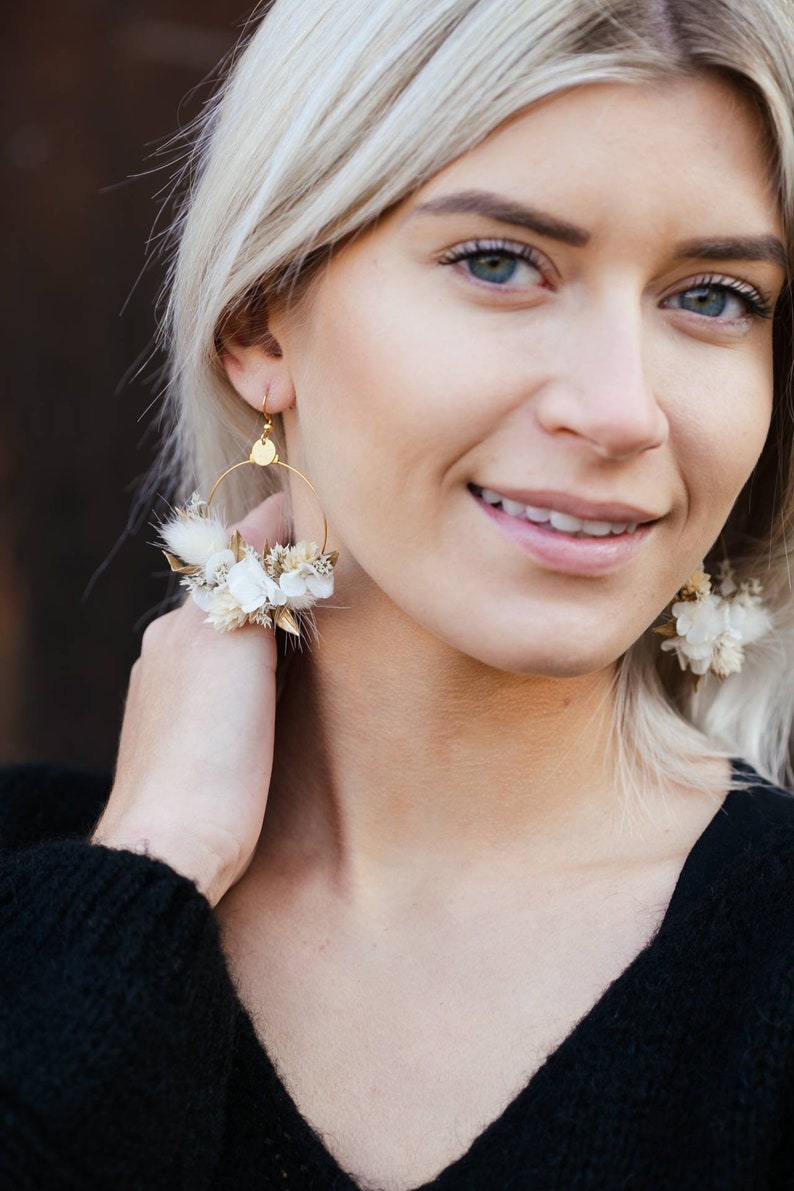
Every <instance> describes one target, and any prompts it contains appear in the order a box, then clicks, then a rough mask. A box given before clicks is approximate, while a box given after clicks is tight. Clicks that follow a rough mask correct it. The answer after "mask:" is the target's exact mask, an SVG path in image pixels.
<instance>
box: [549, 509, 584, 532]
mask: <svg viewBox="0 0 794 1191" xmlns="http://www.w3.org/2000/svg"><path fill="white" fill-rule="evenodd" d="M549 521H550V522H551V528H552V529H561V530H562V532H563V533H580V532H581V530H582V528H583V526H584V521H582V520H581V518H579V517H570V516H569V515H568V514H567V513H555V512H554V510H553V509H552V511H551V512H550V513H549Z"/></svg>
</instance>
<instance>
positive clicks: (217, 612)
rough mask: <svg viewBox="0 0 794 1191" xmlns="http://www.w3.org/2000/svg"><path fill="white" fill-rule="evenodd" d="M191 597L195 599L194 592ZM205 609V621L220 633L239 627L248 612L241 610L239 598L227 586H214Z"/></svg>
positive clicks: (243, 622) (244, 621) (244, 620)
mask: <svg viewBox="0 0 794 1191" xmlns="http://www.w3.org/2000/svg"><path fill="white" fill-rule="evenodd" d="M193 598H194V599H195V593H194V596H193ZM205 611H206V612H207V614H208V615H207V620H206V622H205V623H206V624H211V625H212V626H213V628H216V629H218V630H219V631H220V632H222V633H228V632H230V631H231V630H232V629H239V628H241V627H242V625H244V624H245V623H246V621H247V620H248V613H247V612H244V611H243V609H242V608H241V607H240V603H239V600H237V599H236V598H235V597H234V596H233V595H232V593H231V592H230V591H229V588H228V587H216V588H215V590H214V591H213V593H212V600H211V601H210V605H209V607H208V608H205Z"/></svg>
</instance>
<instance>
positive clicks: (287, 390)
mask: <svg viewBox="0 0 794 1191" xmlns="http://www.w3.org/2000/svg"><path fill="white" fill-rule="evenodd" d="M221 363H222V364H223V367H224V369H225V371H226V375H227V376H228V378H229V380H230V381H231V384H232V386H233V387H234V389H235V390H236V392H237V393H238V394H239V395H240V396H241V397H242V399H243V401H246V402H247V403H248V404H249V405H250V406H251V407H252V408H253V409H256V410H259V411H261V409H262V402H263V401H264V399H265V393H267V410H268V413H271V414H280V413H283V412H284V410H285V409H289V408H290V407H291V406H293V405H294V404H295V390H294V388H293V385H292V379H291V377H290V375H289V370H288V368H287V365H286V361H285V360H284V357H283V356H282V354H281V351H280V350H279V348H278V344H277V343H276V341H275V340H272V343H265V344H262V343H258V344H257V343H252V344H247V343H244V342H241V341H240V340H239V339H227V340H225V342H224V344H223V349H222V351H221Z"/></svg>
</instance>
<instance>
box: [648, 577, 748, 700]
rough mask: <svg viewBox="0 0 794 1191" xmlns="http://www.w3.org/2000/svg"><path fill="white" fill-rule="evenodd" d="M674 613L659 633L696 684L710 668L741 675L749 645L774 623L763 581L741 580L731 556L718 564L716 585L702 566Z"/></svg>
mask: <svg viewBox="0 0 794 1191" xmlns="http://www.w3.org/2000/svg"><path fill="white" fill-rule="evenodd" d="M670 612H671V619H670V620H668V621H666V622H665V623H664V624H662V625H659V627H658V628H656V629H654V632H655V633H660V634H661V635H662V636H663V637H666V638H667V640H666V641H663V642H662V649H663V650H665V652H669V653H675V655H676V657H677V658H678V662H679V665H680V667H681V669H682V670H687V669H688V670H691V671H692V673H693V674H695V675H696V676H697V678H696V681H695V686H696V687H697V681H698V680H699V679H700V677H701V676H702V675H703V674H706V673H711V674H716V675H717V677H718V678H727V676H728V675H729V674H738V672H739V671H740V670H741V668H742V664H743V662H744V648H745V646H746V645H752V644H753V643H754V642H756V641H759V640H760V639H761V637H763V636H764V635H765V634H766V633H767V632H769V629H770V628H771V621H770V617H769V613H768V612H767V611H766V609H765V608H764V607H763V604H762V601H761V584H760V583H759V581H758V580H757V579H745V580H743V581H742V582H741V583H739V584H737V583H736V581H735V579H734V575H733V570H732V568H731V565H730V563H729V562H728V561H727V560H726V561H725V562H723V563H721V565H720V567H719V572H718V576H717V583H716V588H712V581H711V576H710V575H708V574H706V572H705V571H704V570H703V569H702V567H701V568H700V569H698V570H697V571H696V572H695V574H694V575H693V576H692V578H691V579H690V580H689V581H688V582H687V583H685V584H684V586H683V587H682V588H681V590H680V591H679V592H678V594H677V595H676V597H675V599H674V601H673V603H672V605H671V608H670Z"/></svg>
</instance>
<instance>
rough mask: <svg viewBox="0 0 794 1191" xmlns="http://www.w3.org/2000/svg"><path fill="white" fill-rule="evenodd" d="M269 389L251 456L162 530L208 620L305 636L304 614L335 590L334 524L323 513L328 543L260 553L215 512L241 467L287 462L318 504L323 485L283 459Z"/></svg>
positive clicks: (171, 561)
mask: <svg viewBox="0 0 794 1191" xmlns="http://www.w3.org/2000/svg"><path fill="white" fill-rule="evenodd" d="M267 399H268V393H265V398H264V401H263V402H262V415H263V417H264V425H263V427H262V433H261V434H260V436H259V438H258V439H257V440H256V442H255V443H254V445H253V446H252V447H251V450H250V452H249V455H248V458H247V459H241V460H240V461H239V463H233V464H232V466H231V467H227V469H226V471H224V472H223V473H222V474H221V475H220V476H218V479H217V480H216V481H215V483H214V484H213V485H212V488H211V489H210V494H209V496H208V497H207V499H206V500H202V499H201V497H200V496H199V494H198V492H194V493H193V495H192V496H191V498H190V500H189V501H188V503H187V506H186V507H185V508H182V509H176V510H175V512H174V515H173V516H172V517H171V518H169V519H168V520H167V521H166V522H164V524H163V525H162V526H161V527H160V537H161V548H162V549H163V554H164V555H165V557H166V559H167V560H168V565H169V566H170V567H171V570H172V571H175V572H176V573H177V574H179V575H180V577H181V583H182V584H183V586H184V587H186V588H187V589H188V590H189V591H190V593H191V595H192V597H193V600H194V601H195V603H196V604H198V606H199V607H200V608H201V609H202V611H204V612H206V613H207V623H209V624H211V625H213V626H214V627H215V628H216V629H218V630H219V631H220V632H229V631H230V630H231V629H237V628H241V627H242V626H243V625H245V624H258V625H262V626H264V627H266V628H270V627H272V626H275V627H278V628H280V629H284V631H285V632H287V633H290V634H292V635H293V636H295V637H299V636H300V619H301V614H305V613H307V612H308V611H309V610H310V609H311V608H313V607H314V605H315V604H316V602H317V600H325V599H328V597H329V596H331V595H333V591H334V567H335V565H336V562H337V559H338V557H339V554H338V552H337V551H336V550H334V551H332V552H331V553H326V546H327V544H328V522H327V520H326V518H325V514H324V513H323V542H322V546H318V545H317V544H316V542H296V543H295V545H293V546H283V545H281V544H279V543H277V544H276V545H275V546H272V547H271V546H270V545H269V544H268V543H267V542H265V544H264V546H263V547H262V550H261V552H259V551H258V550H256V549H255V548H254V547H253V546H249V545H248V543H247V542H245V541H244V540H243V538H242V535H241V534H240V532H239V530H235V531H234V532H233V533H230V532H229V530H228V529H227V527H226V526H225V525H224V524H223V522H222V521H220V520H219V519H218V518H217V517H215V516H214V515H213V514H212V513H211V512H210V505H211V504H212V500H213V497H214V496H215V493H216V492H217V490H218V488H219V486H220V485H221V484H222V482H223V481H224V480H225V479H226V477H227V476H229V475H231V473H232V472H233V471H236V470H237V468H238V467H246V466H247V465H248V464H254V465H255V466H256V467H283V468H284V469H285V470H286V471H289V472H292V474H293V475H296V476H298V477H299V478H300V479H301V480H303V482H304V484H307V485H308V487H309V488H310V489H311V490H312V492H313V493H314V495H315V497H317V500H318V502H319V497H318V496H317V490H316V489H315V487H314V485H313V484H312V482H311V480H309V479H308V478H307V477H306V476H305V475H304V474H303V472H301V471H298V469H297V468H296V467H292V466H291V465H290V464H289V463H284V462H283V461H282V460H281V459H279V457H278V452H277V450H276V445H275V443H274V442H273V440H272V439H271V437H270V436H271V434H272V433H273V421H272V419H271V417H270V415H269V414H268V412H267Z"/></svg>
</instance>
